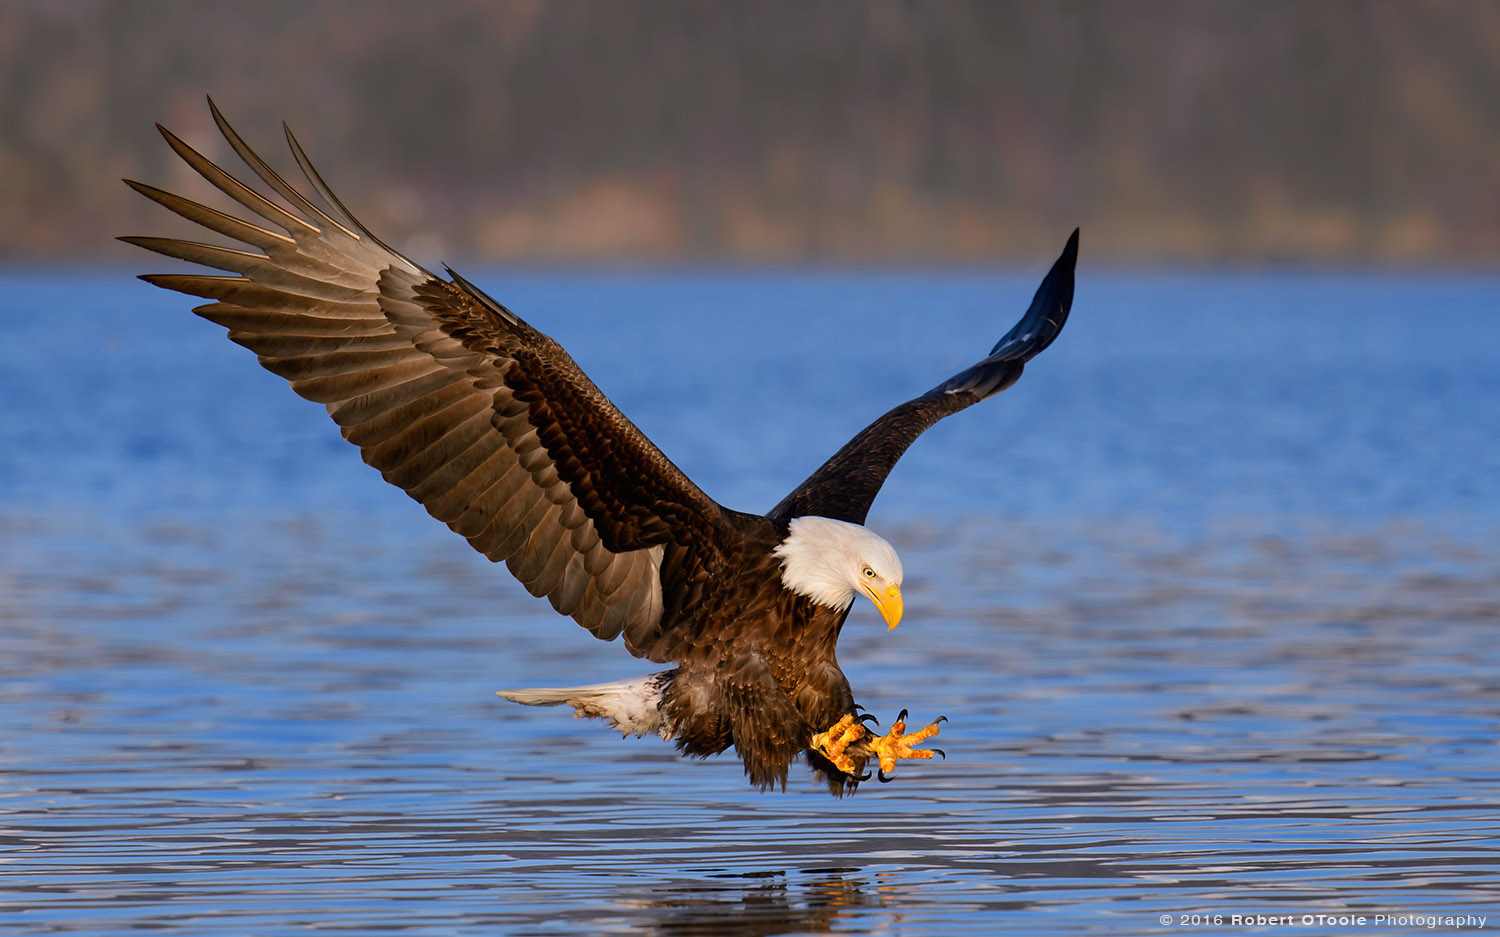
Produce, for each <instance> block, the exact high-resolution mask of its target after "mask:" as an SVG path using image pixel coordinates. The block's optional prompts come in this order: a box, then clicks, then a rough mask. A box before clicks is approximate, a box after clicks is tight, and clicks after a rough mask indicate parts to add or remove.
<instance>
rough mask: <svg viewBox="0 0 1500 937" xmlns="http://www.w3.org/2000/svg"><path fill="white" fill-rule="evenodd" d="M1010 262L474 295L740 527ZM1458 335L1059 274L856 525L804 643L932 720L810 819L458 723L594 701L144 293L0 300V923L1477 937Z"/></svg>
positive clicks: (808, 798)
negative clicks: (875, 534) (516, 324)
mask: <svg viewBox="0 0 1500 937" xmlns="http://www.w3.org/2000/svg"><path fill="white" fill-rule="evenodd" d="M1040 272H1041V271H1039V270H1038V271H1025V272H1016V273H1003V274H989V273H975V272H920V273H901V272H889V271H880V272H872V271H843V272H774V273H764V272H709V273H683V272H608V273H600V272H566V271H547V272H540V273H535V272H534V273H524V272H513V271H500V272H492V273H489V274H487V275H478V276H474V277H473V278H474V279H476V280H478V281H479V282H480V283H481V284H482V285H483V286H485V287H486V288H487V289H489V290H490V291H491V292H493V293H494V294H495V295H496V296H498V297H500V298H502V299H503V300H504V301H505V302H506V303H507V305H509V306H510V307H511V308H513V309H515V310H516V311H517V312H519V313H520V314H521V315H523V316H525V317H527V318H528V319H529V320H530V321H531V322H532V323H533V324H534V325H536V326H538V327H540V328H542V329H544V330H545V331H547V332H549V333H550V334H551V335H553V336H554V337H555V338H557V339H558V340H560V341H561V342H562V343H563V344H564V345H565V346H566V347H567V348H568V349H569V350H570V352H571V353H572V354H573V356H574V357H575V359H577V360H578V361H579V363H580V364H581V365H582V366H583V367H584V368H585V369H586V370H587V371H588V372H589V373H590V375H591V376H592V377H593V378H594V379H595V381H596V382H597V383H598V384H599V385H600V386H601V387H602V388H603V389H604V390H605V392H606V393H608V394H609V395H610V396H611V397H612V398H613V399H614V400H615V401H616V403H617V404H619V406H620V407H621V409H622V410H623V411H624V412H625V413H626V414H628V415H629V416H630V417H631V418H633V419H634V420H635V421H636V422H637V423H638V424H639V425H640V426H641V427H642V429H644V430H645V431H646V432H647V434H648V435H650V436H651V437H652V438H653V439H654V440H655V441H656V442H657V443H658V445H659V446H660V447H661V448H662V449H663V450H664V451H665V452H666V453H667V454H668V455H669V456H670V457H671V458H672V459H673V460H674V461H676V462H677V464H678V465H679V466H680V467H681V468H682V469H683V470H684V471H686V472H687V473H688V474H689V475H691V476H692V477H693V478H694V479H695V480H696V481H698V482H699V484H700V485H701V486H702V487H703V488H704V489H705V490H707V491H708V492H709V493H710V494H712V495H713V496H715V497H717V498H719V499H720V500H721V501H723V502H724V503H726V504H728V505H730V506H733V507H737V508H741V509H745V510H764V509H766V508H768V507H769V506H770V505H772V504H774V503H775V502H776V501H778V500H779V499H780V498H781V496H782V495H783V494H785V493H786V492H787V491H788V490H789V489H790V488H791V487H793V486H794V485H795V484H796V483H797V482H798V481H800V480H801V479H802V478H803V477H805V476H806V475H807V474H808V473H809V472H811V471H812V470H813V469H814V468H815V467H816V466H817V465H818V464H819V463H820V462H821V461H822V460H823V459H824V458H825V457H826V456H827V455H829V454H831V453H832V452H833V451H834V450H835V449H836V448H838V446H840V445H842V444H843V442H844V441H845V440H847V439H848V438H849V437H850V436H852V435H853V434H854V433H855V432H856V431H857V430H858V429H859V428H861V427H862V426H863V425H865V424H866V423H867V422H868V421H869V420H871V419H873V418H874V417H876V416H877V415H879V414H880V413H881V412H883V411H884V410H885V409H887V408H889V407H890V406H893V405H894V404H896V403H898V402H900V401H902V400H904V399H906V398H907V397H910V396H912V395H914V394H916V393H919V392H921V391H923V390H926V389H927V388H929V387H931V386H933V385H935V384H937V383H938V382H940V381H941V380H942V379H944V378H945V377H947V376H948V375H949V374H951V373H953V372H955V371H957V370H959V369H960V368H962V367H964V366H966V365H967V364H969V363H971V362H972V361H973V360H975V359H976V358H978V357H980V356H981V355H982V354H983V353H984V352H985V351H986V350H987V349H988V348H989V346H990V344H991V343H993V341H994V340H995V338H997V337H998V336H999V335H1000V334H1002V333H1003V332H1004V331H1005V330H1006V329H1008V328H1009V326H1010V325H1011V323H1012V322H1013V321H1014V319H1015V318H1016V317H1017V316H1018V315H1019V314H1020V312H1021V311H1022V310H1023V309H1024V308H1025V306H1026V304H1027V302H1028V301H1029V299H1030V295H1031V291H1032V290H1033V289H1034V288H1035V284H1036V280H1037V278H1038V277H1039V275H1040ZM1497 299H1500V280H1497V279H1495V278H1493V277H1485V276H1452V275H1444V276H1437V275H1432V276H1416V275H1412V276H1397V275H1389V274H1357V273H1340V274H1315V273H1279V272H1270V273H1266V272H1261V273H1194V274H1169V273H1160V274H1137V273H1096V272H1091V271H1089V270H1088V269H1087V264H1085V270H1084V271H1083V272H1082V274H1081V276H1080V279H1079V283H1078V290H1077V299H1076V302H1075V309H1074V313H1073V318H1072V320H1071V321H1070V323H1069V325H1068V328H1067V330H1066V331H1065V332H1064V333H1063V335H1062V336H1061V337H1060V338H1059V339H1058V341H1057V342H1056V344H1055V345H1053V346H1052V348H1050V349H1048V351H1047V352H1046V353H1045V354H1044V355H1042V356H1041V357H1040V358H1038V359H1037V360H1036V361H1034V362H1032V363H1031V364H1030V365H1028V367H1027V371H1026V374H1025V376H1024V377H1023V378H1022V380H1021V381H1020V383H1018V384H1017V385H1016V386H1015V387H1014V388H1012V389H1011V390H1009V391H1007V392H1006V393H1005V394H1003V395H1002V396H1000V397H998V398H996V399H995V400H993V401H990V402H987V403H986V404H984V405H982V406H979V407H975V408H973V409H971V410H969V411H966V412H964V413H961V414H959V415H957V416H955V417H953V418H951V419H949V420H946V421H944V422H943V423H941V424H939V425H938V426H937V427H935V428H934V429H932V430H931V431H930V432H929V433H927V434H926V435H925V436H924V437H923V438H922V439H921V440H920V441H919V442H918V443H917V444H916V445H915V446H914V447H913V448H912V450H911V451H910V452H909V453H908V454H907V455H906V457H905V458H904V459H903V461H902V462H901V463H900V465H899V466H898V467H897V470H896V471H895V472H894V473H893V474H892V476H891V478H890V480H889V482H888V483H887V485H886V487H885V489H884V491H883V492H882V494H881V496H880V499H879V500H878V501H877V502H876V505H875V510H874V511H873V512H872V515H871V518H870V523H871V525H872V526H874V527H875V528H876V529H878V530H879V531H880V532H882V533H883V534H885V535H886V536H887V537H888V539H890V540H891V541H892V542H893V543H894V544H895V545H896V547H897V549H898V550H900V552H901V554H902V557H903V560H904V564H905V567H906V570H907V611H908V617H907V621H906V623H905V624H903V626H902V627H901V628H899V629H897V630H896V631H894V632H890V633H886V632H885V630H884V628H883V626H882V625H881V624H880V623H879V620H878V617H876V615H875V613H874V611H873V609H869V608H864V607H861V608H859V609H856V612H855V614H854V615H853V617H852V618H851V620H850V624H849V627H848V628H847V629H846V631H845V635H844V638H843V641H842V643H841V645H840V652H841V653H840V656H841V660H842V661H843V663H844V666H845V669H846V671H847V672H848V673H849V675H850V678H851V680H852V682H853V683H854V686H855V689H856V693H857V695H858V696H859V697H860V699H861V701H862V702H863V703H864V704H865V705H867V706H869V707H870V708H871V709H872V710H874V711H875V712H876V713H877V714H878V715H881V716H882V717H888V716H889V715H892V714H893V711H895V710H898V709H900V708H902V707H910V708H911V709H912V710H913V713H914V718H927V717H931V716H933V715H936V714H938V713H942V714H945V715H947V716H948V717H949V719H950V722H949V723H947V724H945V726H944V730H943V735H942V737H941V738H942V745H943V747H944V748H945V750H946V751H947V753H948V756H949V757H948V759H947V761H937V762H933V763H930V764H926V763H924V764H918V765H913V766H909V767H908V766H903V767H902V769H901V770H900V771H899V772H898V776H897V780H896V782H895V783H892V784H890V785H885V786H882V785H874V784H872V785H866V786H864V787H862V788H861V790H860V791H859V793H858V795H857V796H855V797H854V798H851V799H848V800H844V801H834V800H831V799H830V798H828V796H827V795H826V793H822V792H821V791H820V790H819V789H818V788H817V787H816V786H815V785H814V784H813V783H812V782H811V780H810V779H809V778H804V777H802V776H800V775H798V774H795V773H794V778H793V781H792V784H791V785H790V787H789V789H788V790H787V791H786V792H778V793H773V794H758V793H755V792H753V791H751V790H749V789H748V788H747V787H746V785H745V783H744V781H743V779H742V777H741V775H740V769H739V767H738V764H737V763H736V762H735V760H734V759H733V758H732V757H728V758H720V759H716V760H711V761H709V762H707V763H696V762H684V761H682V760H680V759H678V758H677V757H676V756H675V754H674V753H673V751H672V749H671V748H670V746H668V745H665V744H663V743H661V742H660V741H658V740H655V739H647V740H634V739H631V740H624V741H622V740H621V739H619V738H618V737H617V736H615V735H613V734H612V733H610V732H608V731H606V730H605V729H603V728H602V727H601V726H600V725H598V724H596V723H585V722H579V721H575V720H573V719H570V718H567V714H566V713H565V712H562V711H558V710H550V709H529V708H528V709H523V708H519V707H514V706H509V705H507V704H505V703H503V702H501V701H499V700H497V699H496V698H495V697H494V696H493V691H494V690H496V689H500V688H502V687H506V686H517V685H523V686H524V685H548V684H567V683H584V682H595V681H599V680H606V679H614V678H620V677H627V676H633V675H636V674H639V673H642V672H645V671H646V669H647V666H644V665H643V664H642V662H639V661H635V660H632V659H631V658H629V657H628V656H627V655H626V654H625V653H624V652H623V650H622V649H621V648H620V647H618V646H617V645H610V644H604V643H602V642H597V641H595V640H593V639H592V638H591V637H589V636H588V635H587V634H586V633H585V632H583V631H582V630H581V629H579V628H577V627H576V626H574V625H572V624H571V623H570V622H568V621H567V620H564V619H561V618H558V617H557V616H555V615H554V614H553V613H552V612H551V611H550V609H549V608H548V607H547V605H546V604H545V603H544V602H540V601H537V600H534V599H531V598H530V597H528V596H526V595H525V593H524V591H523V590H521V589H520V588H519V587H518V586H516V585H515V583H513V582H512V581H511V580H510V579H509V577H508V575H507V574H506V573H505V571H504V569H503V568H502V567H496V566H492V565H491V564H489V563H487V562H486V561H485V560H484V559H483V558H482V557H479V556H477V555H474V554H473V553H472V552H471V551H470V550H469V549H468V547H467V545H466V544H464V543H463V541H462V540H460V539H459V538H457V537H455V536H453V535H452V534H451V533H450V532H448V531H447V530H445V529H444V528H443V527H442V525H440V524H437V523H436V522H434V521H432V520H431V519H430V518H428V517H427V516H426V515H425V514H424V512H423V511H422V510H421V509H420V507H419V506H417V505H416V504H415V503H413V502H410V501H409V500H407V499H406V498H405V497H404V496H403V495H402V494H401V493H400V492H398V491H396V490H395V489H393V488H390V487H389V486H387V485H385V484H384V483H383V482H382V481H381V480H380V478H379V477H378V475H377V474H376V473H375V472H373V471H371V470H369V469H368V468H365V467H364V466H363V465H362V464H361V463H360V460H359V458H358V454H357V452H355V451H354V450H353V449H352V447H350V446H348V445H347V444H346V443H344V442H343V441H342V440H341V439H340V438H339V436H338V433H337V430H336V428H335V427H334V426H333V425H332V424H331V423H330V422H329V420H328V419H327V417H326V415H325V414H324V413H323V412H322V408H320V407H317V406H315V405H311V404H308V403H307V402H305V401H302V400H299V399H298V398H296V397H295V395H293V394H292V393H290V391H288V390H287V388H286V387H285V385H284V382H283V381H282V380H281V379H280V378H277V377H275V376H273V375H270V374H269V373H266V372H264V371H262V370H261V369H259V368H258V367H256V366H255V364H254V361H253V358H252V356H251V355H249V354H248V353H247V352H246V351H245V350H244V349H241V348H238V347H236V346H234V345H232V344H231V343H229V342H228V341H226V340H225V339H224V337H223V335H222V330H220V329H219V328H218V327H216V326H213V325H211V324H209V323H207V322H204V321H202V320H198V319H196V318H194V317H192V316H191V315H189V314H188V313H187V312H186V310H187V308H188V307H189V306H190V305H191V301H190V300H189V299H188V298H186V297H180V296H175V295H173V294H169V293H166V292H163V291H159V290H156V289H153V288H152V287H149V286H147V285H145V284H142V283H139V282H136V281H134V280H132V279H131V278H130V276H129V275H128V273H126V272H124V271H82V270H66V269H62V270H46V271H38V272H35V273H25V272H17V271H12V272H10V273H6V274H4V275H0V402H3V403H4V408H3V410H0V413H3V416H0V675H3V678H4V679H3V682H0V686H3V695H0V805H3V807H4V811H5V818H6V819H5V821H4V825H3V829H0V841H3V842H4V843H5V849H4V854H3V861H0V915H3V918H0V919H3V921H4V927H3V929H4V930H5V931H6V932H7V933H10V932H14V933H38V934H40V933H81V934H124V933H136V932H139V931H140V930H155V931H158V932H164V933H182V934H221V933H222V934H248V933H253V934H301V933H306V932H307V931H309V930H317V931H321V932H328V933H336V934H340V933H347V934H368V933H372V932H374V931H376V930H383V931H395V932H406V933H414V934H478V933H486V934H488V933H517V934H553V933H569V934H572V933H600V934H655V933H662V934H721V933H722V934H735V933H738V934H800V933H821V932H837V933H870V932H891V933H900V934H959V933H995V932H1017V933H1026V932H1031V933H1060V934H1066V933H1091V932H1096V933H1122V932H1123V933H1164V932H1171V931H1212V932H1215V933H1224V932H1273V931H1282V932H1288V931H1290V932H1296V933H1346V932H1347V933H1355V932H1366V931H1368V930H1369V929H1370V927H1373V926H1374V925H1370V926H1366V927H1360V926H1357V925H1339V924H1333V925H1329V924H1327V923H1325V922H1323V921H1322V920H1321V919H1318V918H1316V915H1319V914H1334V915H1365V916H1367V917H1369V918H1370V919H1371V920H1374V918H1375V916H1376V915H1385V916H1386V917H1387V918H1390V919H1393V920H1392V921H1391V922H1388V923H1383V924H1381V925H1380V927H1381V931H1380V932H1388V933H1405V932H1418V931H1423V932H1427V931H1432V930H1445V931H1446V930H1457V929H1469V930H1473V929H1476V928H1474V927H1472V926H1461V924H1462V922H1458V921H1457V919H1458V918H1462V917H1465V916H1476V917H1477V916H1487V918H1488V921H1489V924H1488V926H1489V927H1491V928H1492V927H1495V926H1497V921H1500V913H1497V912H1500V906H1497V905H1500V903H1497V901H1496V895H1497V894H1500V860H1497V858H1496V857H1497V856H1500V852H1497V847H1500V820H1497V819H1496V818H1497V816H1500V787H1497V782H1500V757H1497V756H1500V752H1497V748H1496V742H1495V740H1496V738H1497V734H1500V676H1497V674H1500V651H1497V646H1500V642H1496V641H1495V633H1496V632H1495V628H1496V625H1497V622H1500V434H1497V432H1496V428H1497V425H1500V367H1497V364H1500V311H1497V310H1500V303H1497ZM1195 914H1196V915H1198V917H1197V918H1195V917H1193V915H1195ZM1214 915H1222V916H1223V917H1224V919H1225V921H1227V920H1228V919H1230V918H1232V917H1233V916H1234V915H1239V916H1240V917H1239V919H1238V920H1239V923H1238V924H1234V923H1232V922H1231V923H1225V922H1224V921H1220V922H1219V923H1215V922H1214V918H1213V916H1214ZM1257 915H1259V916H1262V917H1264V916H1289V917H1290V923H1289V924H1277V925H1269V924H1264V923H1261V924H1257V923H1256V916H1257ZM1163 916H1166V917H1167V918H1168V919H1169V920H1170V923H1168V924H1162V923H1161V921H1162V919H1163ZM1247 916H1248V917H1247ZM1401 920H1404V921H1405V922H1406V923H1404V924H1402V923H1397V922H1398V921H1401Z"/></svg>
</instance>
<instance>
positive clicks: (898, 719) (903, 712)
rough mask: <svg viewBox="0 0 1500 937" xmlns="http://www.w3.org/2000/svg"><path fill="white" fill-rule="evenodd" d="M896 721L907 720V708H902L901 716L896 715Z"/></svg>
mask: <svg viewBox="0 0 1500 937" xmlns="http://www.w3.org/2000/svg"><path fill="white" fill-rule="evenodd" d="M896 721H897V722H905V721H906V710H904V709H903V710H901V715H899V716H897V717H896Z"/></svg>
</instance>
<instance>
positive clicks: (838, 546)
mask: <svg viewBox="0 0 1500 937" xmlns="http://www.w3.org/2000/svg"><path fill="white" fill-rule="evenodd" d="M775 553H776V556H777V557H779V558H780V559H781V584H782V585H784V586H786V587H787V588H788V589H790V590H792V591H793V592H795V593H797V594H798V595H805V596H807V597H808V598H810V599H812V600H813V601H814V602H817V603H818V604H820V605H827V606H829V607H830V608H837V609H845V608H848V607H849V605H850V604H851V603H852V602H853V601H854V597H855V595H860V594H862V595H864V596H865V597H866V598H868V599H869V600H870V601H871V602H874V603H875V607H876V608H878V609H880V614H881V615H882V616H883V617H884V618H885V621H886V624H888V625H889V626H890V627H892V628H894V627H896V625H897V624H899V623H900V621H901V610H902V604H901V576H902V573H901V557H899V556H897V555H896V549H895V548H894V547H892V546H891V545H890V544H889V543H886V542H885V540H883V539H881V538H880V537H878V536H876V535H875V534H873V533H871V532H870V531H869V530H867V529H865V528H864V527H861V526H860V525H858V524H850V523H848V522H846V521H836V520H832V519H830V518H827V517H798V518H793V519H792V523H791V532H790V533H789V534H787V538H786V539H785V540H783V541H781V543H780V544H778V545H777V547H776V550H775Z"/></svg>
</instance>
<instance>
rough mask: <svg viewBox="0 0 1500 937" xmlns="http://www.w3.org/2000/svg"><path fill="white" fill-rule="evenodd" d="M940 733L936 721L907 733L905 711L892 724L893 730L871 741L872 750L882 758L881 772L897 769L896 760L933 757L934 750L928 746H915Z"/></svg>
mask: <svg viewBox="0 0 1500 937" xmlns="http://www.w3.org/2000/svg"><path fill="white" fill-rule="evenodd" d="M937 734H938V724H937V723H936V722H934V723H932V724H931V725H929V726H927V727H926V728H924V729H918V730H917V731H916V732H913V733H911V734H910V735H907V734H906V713H905V711H903V712H902V713H901V715H900V716H899V717H897V719H896V721H895V722H893V723H892V724H891V731H889V732H887V733H886V734H885V735H882V736H880V737H879V738H877V739H873V740H871V742H870V751H871V752H873V753H874V754H875V756H876V757H878V758H879V759H880V772H881V774H885V773H886V772H889V771H894V770H896V762H898V761H900V760H901V759H902V758H931V757H932V754H933V753H932V750H931V749H926V748H913V747H912V746H913V745H916V744H917V743H918V742H923V741H926V740H927V739H930V738H932V737H933V736H934V735H937Z"/></svg>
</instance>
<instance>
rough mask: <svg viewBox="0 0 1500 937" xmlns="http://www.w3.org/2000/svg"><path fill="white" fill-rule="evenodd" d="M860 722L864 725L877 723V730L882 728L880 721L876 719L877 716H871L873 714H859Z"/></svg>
mask: <svg viewBox="0 0 1500 937" xmlns="http://www.w3.org/2000/svg"><path fill="white" fill-rule="evenodd" d="M859 721H860V722H864V723H870V722H873V723H875V728H877V729H878V728H880V720H879V719H876V718H875V716H874V715H873V714H871V713H860V714H859Z"/></svg>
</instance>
